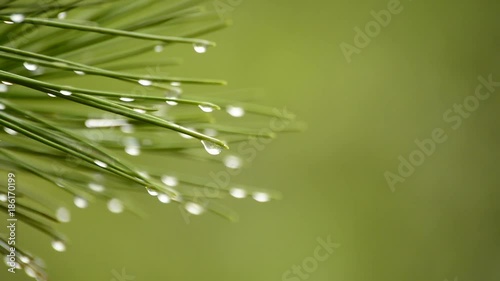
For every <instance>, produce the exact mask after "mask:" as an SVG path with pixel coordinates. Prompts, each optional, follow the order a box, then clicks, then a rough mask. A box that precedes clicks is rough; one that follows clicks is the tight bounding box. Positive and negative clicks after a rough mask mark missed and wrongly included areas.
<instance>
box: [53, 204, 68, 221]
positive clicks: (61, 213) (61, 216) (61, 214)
mask: <svg viewBox="0 0 500 281" xmlns="http://www.w3.org/2000/svg"><path fill="white" fill-rule="evenodd" d="M56 218H57V220H58V221H60V222H69V221H70V220H71V214H70V212H69V210H68V209H66V208H64V207H60V208H59V209H57V211H56Z"/></svg>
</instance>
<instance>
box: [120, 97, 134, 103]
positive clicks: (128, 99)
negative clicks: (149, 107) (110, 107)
mask: <svg viewBox="0 0 500 281" xmlns="http://www.w3.org/2000/svg"><path fill="white" fill-rule="evenodd" d="M120 100H121V101H124V102H133V101H134V100H135V99H133V98H127V97H122V98H120Z"/></svg>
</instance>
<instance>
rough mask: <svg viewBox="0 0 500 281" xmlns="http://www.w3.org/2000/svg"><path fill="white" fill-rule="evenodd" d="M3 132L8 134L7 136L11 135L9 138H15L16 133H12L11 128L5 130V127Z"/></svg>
mask: <svg viewBox="0 0 500 281" xmlns="http://www.w3.org/2000/svg"><path fill="white" fill-rule="evenodd" d="M3 130H4V131H5V132H6V133H7V134H9V135H11V136H15V135H17V132H16V131H14V130H12V129H11V128H7V127H5V128H3Z"/></svg>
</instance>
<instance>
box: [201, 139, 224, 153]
mask: <svg viewBox="0 0 500 281" xmlns="http://www.w3.org/2000/svg"><path fill="white" fill-rule="evenodd" d="M201 143H202V144H203V147H205V150H206V151H207V152H208V154H210V155H219V154H220V153H221V152H222V147H221V146H219V145H217V144H215V143H213V142H210V141H206V140H202V141H201Z"/></svg>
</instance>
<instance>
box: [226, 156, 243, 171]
mask: <svg viewBox="0 0 500 281" xmlns="http://www.w3.org/2000/svg"><path fill="white" fill-rule="evenodd" d="M241 162H242V161H241V159H240V158H239V157H238V156H234V155H228V156H226V157H225V158H224V165H225V166H226V167H228V168H230V169H238V168H240V167H241V164H242V163H241Z"/></svg>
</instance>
